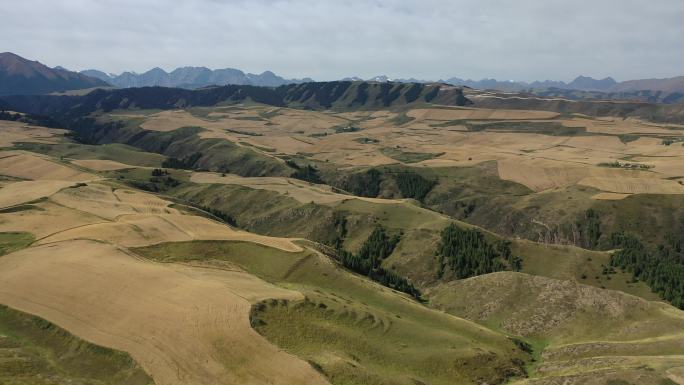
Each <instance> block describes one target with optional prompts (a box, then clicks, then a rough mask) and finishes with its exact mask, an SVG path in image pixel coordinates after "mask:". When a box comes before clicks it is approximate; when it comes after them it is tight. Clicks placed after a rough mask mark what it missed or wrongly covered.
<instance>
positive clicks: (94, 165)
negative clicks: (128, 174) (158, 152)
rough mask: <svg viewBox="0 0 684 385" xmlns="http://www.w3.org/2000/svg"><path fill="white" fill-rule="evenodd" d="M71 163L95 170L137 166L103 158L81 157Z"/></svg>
mask: <svg viewBox="0 0 684 385" xmlns="http://www.w3.org/2000/svg"><path fill="white" fill-rule="evenodd" d="M71 163H73V164H75V165H77V166H81V167H85V168H88V169H91V170H95V171H113V170H123V169H126V168H135V166H130V165H127V164H123V163H120V162H117V161H114V160H101V159H80V160H72V161H71Z"/></svg>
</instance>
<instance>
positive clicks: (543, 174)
mask: <svg viewBox="0 0 684 385" xmlns="http://www.w3.org/2000/svg"><path fill="white" fill-rule="evenodd" d="M497 164H498V170H499V177H500V178H501V179H504V180H510V181H513V182H517V183H520V184H522V185H525V186H527V187H528V188H530V189H531V190H533V191H544V190H548V189H554V188H561V187H567V186H572V185H575V184H583V185H585V186H590V187H596V188H598V189H599V190H603V191H608V192H616V193H620V192H623V193H629V192H628V191H621V190H617V191H616V190H605V189H603V188H600V187H597V186H594V185H592V184H588V183H580V182H581V181H586V180H588V181H590V182H589V183H591V181H592V180H593V179H592V178H598V179H600V180H603V181H620V180H624V179H635V180H645V181H652V182H653V183H654V184H659V183H660V182H661V181H663V180H661V179H657V178H658V175H657V174H654V173H648V172H643V171H633V170H622V169H617V168H607V167H595V166H589V165H586V166H581V165H576V164H568V163H565V162H560V161H550V160H545V159H529V160H500V161H498V163H497ZM675 183H676V182H675ZM597 185H598V184H597Z"/></svg>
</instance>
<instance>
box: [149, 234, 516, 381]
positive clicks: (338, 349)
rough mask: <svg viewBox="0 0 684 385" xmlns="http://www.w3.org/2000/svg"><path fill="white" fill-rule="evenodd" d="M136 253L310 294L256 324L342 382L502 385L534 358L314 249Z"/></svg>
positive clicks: (204, 246)
mask: <svg viewBox="0 0 684 385" xmlns="http://www.w3.org/2000/svg"><path fill="white" fill-rule="evenodd" d="M135 251H136V253H138V254H140V255H142V256H143V257H146V258H151V259H154V260H159V261H175V262H178V261H184V262H188V261H202V262H204V263H206V262H207V261H214V262H215V263H219V264H220V265H221V266H225V263H229V264H233V265H237V266H238V267H240V268H242V269H244V270H246V271H248V272H250V273H253V274H255V275H257V276H260V277H261V278H263V279H266V280H269V281H271V282H274V283H276V284H279V285H282V286H285V287H287V288H290V289H294V290H299V291H301V292H302V293H304V295H305V296H306V298H307V300H306V301H304V302H298V303H287V302H282V301H266V302H265V303H261V304H258V305H255V308H254V311H253V314H252V323H253V326H254V327H255V329H256V330H257V331H259V332H260V333H261V334H262V335H264V336H265V337H266V338H268V339H269V340H270V341H272V342H274V343H276V344H277V345H278V346H281V347H282V348H283V349H285V350H287V351H289V352H291V353H293V354H295V355H297V356H299V357H301V358H303V359H306V360H308V361H309V362H310V363H311V364H312V366H314V367H315V368H317V369H318V370H320V371H322V372H323V373H324V374H325V375H326V376H327V377H328V378H329V379H330V381H331V382H332V383H333V384H335V385H342V384H361V383H362V384H388V385H389V384H406V385H408V384H472V383H484V382H486V383H491V384H494V383H502V382H504V381H506V380H507V379H508V378H510V377H512V376H516V375H517V376H521V375H523V371H522V366H523V365H524V364H525V362H526V360H527V359H528V358H529V357H528V356H527V354H525V353H524V352H522V351H521V350H520V349H518V348H517V347H516V345H515V344H514V343H513V342H512V341H511V340H510V339H508V338H507V337H505V336H504V335H503V334H500V333H497V332H492V331H491V330H488V329H487V328H485V327H482V326H478V325H476V324H475V323H471V322H470V321H465V320H463V319H460V318H457V317H454V316H450V315H447V314H444V313H442V312H438V311H435V310H432V309H429V308H427V307H425V306H424V305H421V304H419V303H417V302H415V301H413V300H411V299H410V298H409V297H407V296H405V295H402V294H400V293H397V292H395V291H393V290H390V289H388V288H385V287H382V286H380V285H378V284H375V283H373V282H371V281H369V280H367V279H365V278H363V277H360V276H358V275H355V274H352V273H350V272H348V271H346V270H344V269H342V268H341V267H340V266H339V265H337V263H335V262H333V261H332V260H330V259H329V258H327V257H324V256H322V255H320V254H319V253H317V252H314V251H312V250H310V249H308V248H307V249H306V250H305V251H304V252H300V253H287V252H283V251H279V250H275V249H270V248H267V247H264V246H258V245H254V244H248V243H236V242H211V241H210V242H183V243H167V244H161V245H156V246H150V247H145V248H139V249H136V250H135Z"/></svg>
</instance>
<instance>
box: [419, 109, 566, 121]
mask: <svg viewBox="0 0 684 385" xmlns="http://www.w3.org/2000/svg"><path fill="white" fill-rule="evenodd" d="M406 115H408V116H410V117H412V118H416V119H423V120H447V121H449V120H532V119H553V118H555V117H557V116H558V115H559V114H558V113H556V112H548V111H525V110H499V109H496V110H491V109H485V108H465V107H460V108H430V109H415V110H411V111H409V112H408V113H407V114H406Z"/></svg>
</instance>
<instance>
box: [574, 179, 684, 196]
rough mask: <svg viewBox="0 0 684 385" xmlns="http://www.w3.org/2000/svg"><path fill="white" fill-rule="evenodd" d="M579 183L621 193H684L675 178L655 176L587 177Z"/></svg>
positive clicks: (683, 189) (682, 187) (683, 188)
mask: <svg viewBox="0 0 684 385" xmlns="http://www.w3.org/2000/svg"><path fill="white" fill-rule="evenodd" d="M577 183H578V184H579V185H582V186H589V187H593V188H596V189H598V190H602V191H608V192H613V193H620V194H684V186H682V185H681V184H680V183H679V182H677V181H674V180H666V179H653V178H625V177H622V178H606V177H597V176H592V177H587V178H583V179H582V180H580V181H579V182H577Z"/></svg>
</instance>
